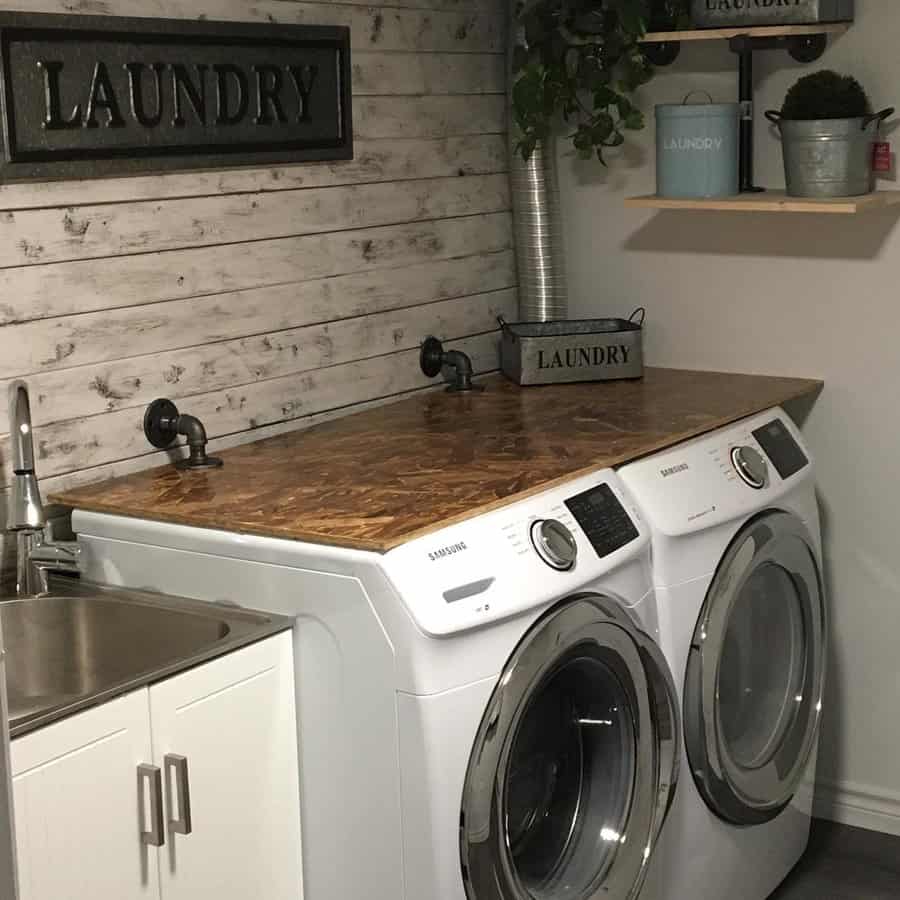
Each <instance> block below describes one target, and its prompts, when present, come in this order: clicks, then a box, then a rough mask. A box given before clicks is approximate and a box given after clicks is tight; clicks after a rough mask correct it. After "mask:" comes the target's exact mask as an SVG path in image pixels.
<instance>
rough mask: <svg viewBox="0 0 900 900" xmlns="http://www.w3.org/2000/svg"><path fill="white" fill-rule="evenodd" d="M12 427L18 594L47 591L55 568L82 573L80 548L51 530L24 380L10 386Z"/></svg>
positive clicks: (10, 523)
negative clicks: (37, 471)
mask: <svg viewBox="0 0 900 900" xmlns="http://www.w3.org/2000/svg"><path fill="white" fill-rule="evenodd" d="M9 431H10V445H11V454H12V468H13V483H12V490H11V491H10V496H9V510H8V514H7V515H8V518H7V525H6V528H7V531H8V532H10V533H12V534H15V535H16V594H17V595H18V596H19V597H34V596H36V595H38V594H41V593H46V592H47V590H48V589H49V585H48V578H49V575H50V573H51V572H68V573H70V574H77V573H78V571H79V569H78V554H79V552H80V548H79V546H78V544H77V543H76V542H75V541H56V540H53V539H52V536H51V535H50V534H49V533H48V526H47V516H46V513H45V512H44V504H43V502H42V500H41V491H40V488H39V487H38V481H37V475H36V474H35V471H34V440H33V438H32V434H31V405H30V403H29V400H28V385H27V384H25V382H24V381H14V382H13V383H12V384H11V385H10V386H9Z"/></svg>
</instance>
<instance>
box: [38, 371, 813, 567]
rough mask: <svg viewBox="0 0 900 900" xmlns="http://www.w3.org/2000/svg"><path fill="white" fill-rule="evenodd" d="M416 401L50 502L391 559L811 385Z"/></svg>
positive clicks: (663, 379) (692, 381)
mask: <svg viewBox="0 0 900 900" xmlns="http://www.w3.org/2000/svg"><path fill="white" fill-rule="evenodd" d="M482 383H483V384H485V385H486V387H487V390H486V391H484V392H483V393H477V394H447V393H445V392H444V391H439V392H429V393H427V394H418V395H416V396H413V397H409V398H406V399H404V400H401V401H399V402H397V403H393V404H390V405H388V406H383V407H380V408H377V409H372V410H368V411H365V412H361V413H357V414H355V415H348V416H347V417H345V418H343V419H338V420H336V421H332V422H328V423H326V424H323V425H318V426H316V427H313V428H310V429H306V430H298V431H295V432H291V433H288V434H284V435H279V436H278V437H274V438H269V439H266V440H261V441H257V442H256V443H252V444H245V445H243V446H241V447H236V448H234V449H231V450H226V451H225V452H223V453H221V454H219V455H220V456H222V458H223V459H224V460H225V466H224V468H222V469H216V470H210V471H202V472H179V471H177V470H176V469H175V468H174V467H172V466H165V467H162V468H157V469H150V470H147V471H145V472H140V473H138V474H135V475H128V476H125V477H123V478H116V479H113V480H110V481H105V482H101V483H99V484H94V485H89V486H87V487H82V488H77V489H75V490H71V491H68V492H65V493H61V494H57V495H55V496H53V497H51V500H53V501H54V502H56V503H61V504H64V505H66V506H71V507H75V508H78V509H85V510H94V511H97V512H107V513H115V514H119V515H124V516H134V517H139V518H146V519H156V520H162V521H166V522H176V523H180V524H183V525H195V526H198V527H201V528H215V529H220V530H227V531H237V532H243V533H249V534H258V535H268V536H271V537H278V538H288V539H293V540H302V541H312V542H315V543H324V544H334V545H339V546H343V547H353V548H357V549H362V550H374V551H377V552H386V551H387V550H390V549H391V548H392V547H396V546H398V545H399V544H402V543H404V542H405V541H408V540H411V539H412V538H415V537H418V536H420V535H422V534H425V533H427V532H429V531H434V530H437V529H438V528H441V527H444V526H446V525H449V524H451V523H453V522H457V521H459V520H461V519H464V518H466V517H469V516H472V515H476V514H478V513H483V512H487V511H488V510H491V509H495V508H497V507H499V506H502V505H504V504H506V503H510V502H512V501H514V500H518V499H521V498H523V497H525V496H528V495H529V494H533V493H535V492H537V491H540V490H543V489H546V488H549V487H551V486H553V485H555V484H558V483H559V482H561V481H563V480H565V479H568V478H573V477H577V476H578V475H581V474H586V473H587V472H589V471H591V470H594V469H598V468H603V467H606V466H617V465H621V464H622V463H626V462H630V461H632V460H634V459H637V458H638V457H640V456H644V455H646V454H648V453H652V452H654V451H657V450H660V449H662V448H664V447H669V446H671V445H673V444H675V443H678V442H679V441H682V440H685V439H687V438H691V437H695V436H697V435H700V434H703V433H705V432H708V431H711V430H713V429H715V428H718V427H720V426H722V425H726V424H728V423H729V422H734V421H736V420H738V419H741V418H744V417H745V416H749V415H752V414H754V413H757V412H761V411H762V410H765V409H768V408H769V407H773V406H778V405H780V404H782V403H786V402H788V401H791V400H795V399H799V398H801V397H807V396H809V397H811V396H814V395H815V394H816V393H818V391H819V390H820V389H821V387H822V382H820V381H809V380H804V379H797V378H771V377H763V376H755V375H732V374H723V373H716V372H692V371H686V370H680V369H648V370H647V371H646V374H645V377H644V378H643V379H642V380H640V381H628V382H607V383H600V384H598V383H592V384H575V385H552V386H546V387H529V388H519V387H518V386H516V385H514V384H512V383H511V382H509V381H507V380H505V379H504V378H502V377H500V376H496V377H492V378H489V379H486V380H484V381H483V382H482Z"/></svg>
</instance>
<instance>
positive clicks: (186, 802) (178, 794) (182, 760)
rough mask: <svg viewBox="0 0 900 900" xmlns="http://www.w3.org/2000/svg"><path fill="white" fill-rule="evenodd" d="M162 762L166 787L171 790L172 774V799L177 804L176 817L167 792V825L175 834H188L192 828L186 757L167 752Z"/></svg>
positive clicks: (170, 797)
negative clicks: (173, 783)
mask: <svg viewBox="0 0 900 900" xmlns="http://www.w3.org/2000/svg"><path fill="white" fill-rule="evenodd" d="M164 763H165V766H166V789H167V791H170V792H171V790H172V777H173V776H174V782H175V791H174V800H175V802H176V804H177V806H178V817H177V818H175V817H174V816H173V815H172V808H173V803H172V799H173V797H172V794H171V793H169V827H170V828H171V829H172V831H174V832H175V834H190V833H191V832H192V831H193V830H194V829H193V823H192V822H191V781H190V775H189V773H188V761H187V757H186V756H179V755H178V754H177V753H169V754H167V755H166V757H165V759H164Z"/></svg>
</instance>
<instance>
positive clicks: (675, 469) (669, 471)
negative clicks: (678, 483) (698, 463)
mask: <svg viewBox="0 0 900 900" xmlns="http://www.w3.org/2000/svg"><path fill="white" fill-rule="evenodd" d="M688 469H690V466H689V465H688V464H687V463H678V465H677V466H669V467H668V468H666V469H660V470H659V474H660V475H662V477H663V478H669V477H670V476H671V475H678V474H679V473H680V472H687V470H688Z"/></svg>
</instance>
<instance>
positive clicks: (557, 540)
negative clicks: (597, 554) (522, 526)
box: [531, 519, 578, 572]
mask: <svg viewBox="0 0 900 900" xmlns="http://www.w3.org/2000/svg"><path fill="white" fill-rule="evenodd" d="M531 543H532V544H534V549H535V550H537V554H538V556H540V558H541V559H542V560H543V561H544V562H545V563H547V565H548V566H551V567H552V568H554V569H557V570H558V571H560V572H565V571H567V570H568V569H571V568H572V566H574V565H575V558H576V557H577V556H578V545H577V544H576V543H575V538H574V536H573V535H572V532H571V531H569V529H568V528H566V526H565V525H563V523H562V522H558V521H557V520H556V519H538V521H537V522H535V523H534V524H533V525H532V526H531Z"/></svg>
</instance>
